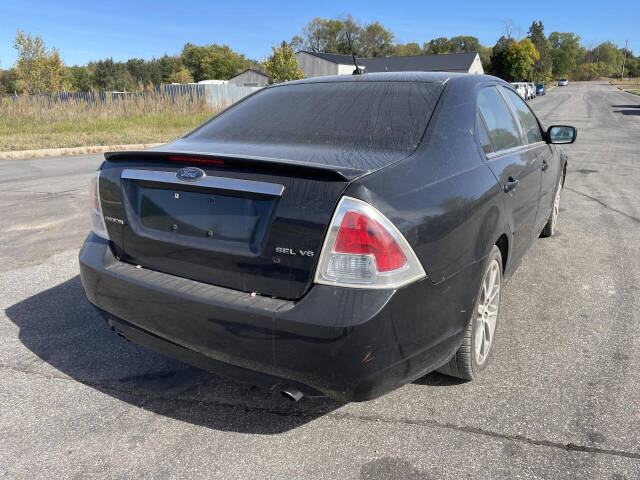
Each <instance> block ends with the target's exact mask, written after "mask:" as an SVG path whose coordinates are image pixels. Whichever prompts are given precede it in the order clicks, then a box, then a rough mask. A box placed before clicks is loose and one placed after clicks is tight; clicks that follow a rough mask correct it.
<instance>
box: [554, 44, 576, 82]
mask: <svg viewBox="0 0 640 480" xmlns="http://www.w3.org/2000/svg"><path fill="white" fill-rule="evenodd" d="M551 58H552V60H553V75H554V76H555V77H558V78H559V77H568V76H569V74H570V73H571V72H573V71H574V70H575V68H576V64H575V61H574V60H573V59H572V58H571V56H570V55H569V53H567V52H566V51H564V50H562V49H561V48H552V49H551Z"/></svg>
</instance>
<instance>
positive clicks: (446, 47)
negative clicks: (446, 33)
mask: <svg viewBox="0 0 640 480" xmlns="http://www.w3.org/2000/svg"><path fill="white" fill-rule="evenodd" d="M422 49H423V50H424V53H427V54H436V53H451V43H450V42H449V39H448V38H446V37H438V38H434V39H433V40H430V41H429V42H428V43H425V44H424V45H423V46H422Z"/></svg>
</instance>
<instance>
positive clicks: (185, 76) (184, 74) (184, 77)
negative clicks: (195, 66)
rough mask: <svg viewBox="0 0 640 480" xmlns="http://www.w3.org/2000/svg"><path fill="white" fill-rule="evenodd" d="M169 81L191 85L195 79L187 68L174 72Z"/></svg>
mask: <svg viewBox="0 0 640 480" xmlns="http://www.w3.org/2000/svg"><path fill="white" fill-rule="evenodd" d="M169 81H170V82H171V83H191V82H193V77H192V76H191V73H189V70H188V69H187V68H186V67H182V68H181V69H180V70H178V71H177V72H173V73H172V74H171V75H170V76H169Z"/></svg>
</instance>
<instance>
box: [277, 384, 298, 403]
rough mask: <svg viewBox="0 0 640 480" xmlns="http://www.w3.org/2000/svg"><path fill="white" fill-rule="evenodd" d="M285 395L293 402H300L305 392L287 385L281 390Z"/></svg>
mask: <svg viewBox="0 0 640 480" xmlns="http://www.w3.org/2000/svg"><path fill="white" fill-rule="evenodd" d="M280 393H281V394H282V396H283V397H285V398H288V399H289V400H291V401H292V402H299V401H300V400H302V397H304V393H302V392H301V391H300V390H298V389H297V388H294V387H289V386H287V387H285V388H284V389H283V390H282V391H281V392H280Z"/></svg>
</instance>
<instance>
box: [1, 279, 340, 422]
mask: <svg viewBox="0 0 640 480" xmlns="http://www.w3.org/2000/svg"><path fill="white" fill-rule="evenodd" d="M6 314H7V316H8V317H9V319H10V320H11V321H12V322H13V323H14V324H15V325H16V326H18V327H19V329H20V331H19V339H20V341H21V342H22V343H23V344H24V345H25V346H26V347H27V348H28V349H29V350H30V351H31V352H33V353H34V354H35V355H37V356H38V357H39V358H40V359H42V360H43V361H44V362H46V363H47V364H49V365H51V366H52V367H54V368H55V369H57V370H58V371H59V372H61V373H62V375H61V377H63V378H68V377H70V378H71V379H73V380H75V381H78V382H81V383H83V384H85V385H87V386H89V387H92V388H94V389H96V390H98V391H100V392H102V393H105V394H107V395H110V396H112V397H114V398H117V399H118V400H121V401H124V402H127V403H129V404H131V405H135V406H137V407H139V408H142V409H145V410H148V411H151V412H154V413H157V414H159V415H164V416H167V417H171V418H175V419H178V420H181V421H185V422H189V423H192V424H196V425H201V426H204V427H208V428H212V429H217V430H224V431H234V432H240V433H257V434H277V433H281V432H285V431H288V430H291V429H293V428H296V427H298V426H300V425H303V424H305V423H307V422H310V421H312V420H314V419H316V418H318V417H320V416H322V415H325V414H327V413H329V412H331V411H333V410H334V409H336V408H339V407H340V406H342V404H341V403H339V402H336V401H333V400H331V399H328V398H305V399H303V400H302V401H301V402H298V403H293V402H291V401H289V400H287V399H285V398H284V397H282V396H281V395H280V393H279V392H273V391H268V390H263V389H259V388H257V387H253V386H250V385H244V384H239V383H236V382H233V381H230V380H227V379H224V378H222V377H219V376H217V375H214V374H212V373H209V372H206V371H203V370H200V369H198V368H195V367H191V366H189V365H186V364H184V363H181V362H179V361H177V360H173V359H170V358H167V357H165V356H163V355H160V354H158V353H155V352H152V351H149V350H146V349H145V348H143V347H140V346H138V345H135V344H133V343H129V342H127V341H125V340H123V339H122V338H120V337H118V336H117V335H116V334H114V333H113V332H112V331H111V330H110V329H109V327H108V326H107V324H106V322H105V321H104V320H103V319H102V317H101V316H100V315H99V314H98V313H97V312H95V310H94V309H93V307H92V306H91V305H90V303H89V302H88V300H87V299H86V297H85V295H84V290H83V288H82V284H81V282H80V277H79V276H75V277H73V278H72V279H70V280H68V281H66V282H64V283H61V284H60V285H57V286H55V287H53V288H51V289H49V290H45V291H43V292H41V293H38V294H37V295H34V296H32V297H29V298H27V299H25V300H23V301H21V302H19V303H17V304H15V305H13V306H11V307H9V308H8V309H7V310H6ZM36 368H40V367H36ZM45 368H46V367H45Z"/></svg>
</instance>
